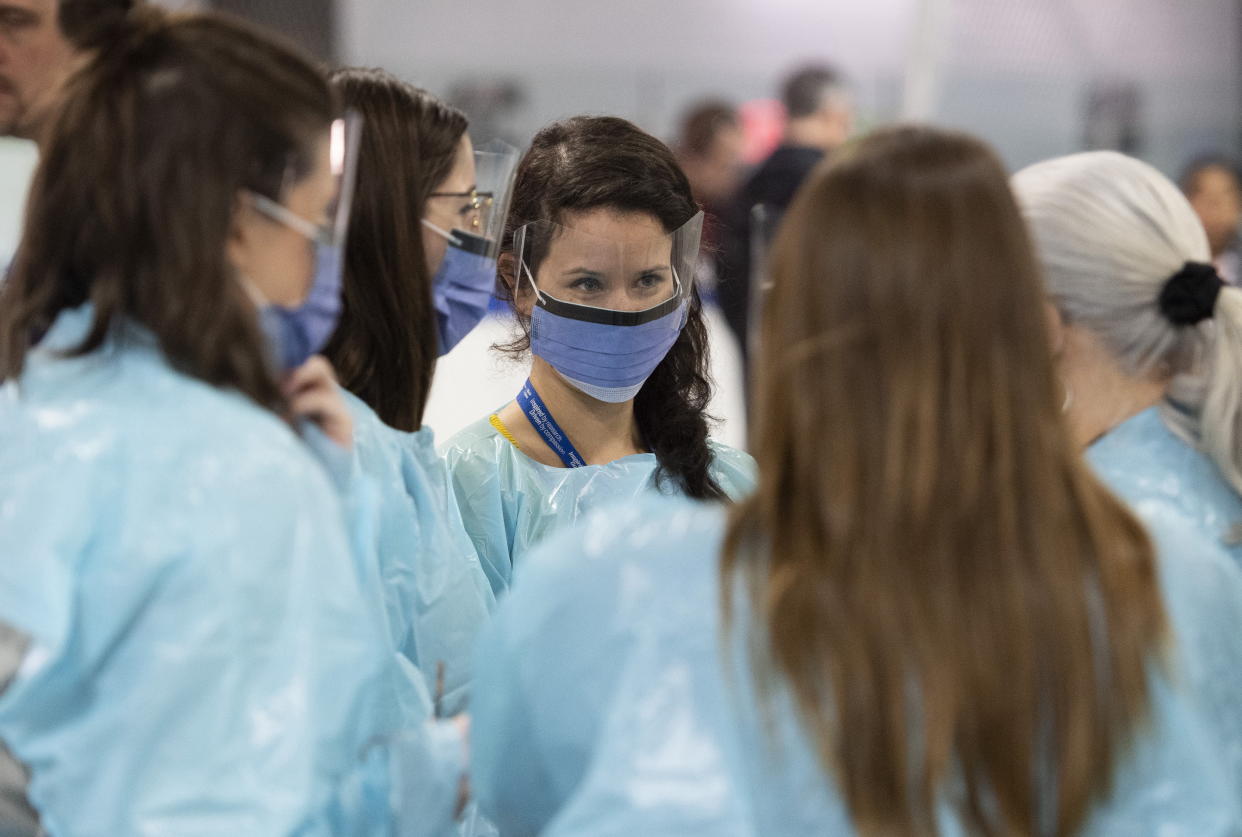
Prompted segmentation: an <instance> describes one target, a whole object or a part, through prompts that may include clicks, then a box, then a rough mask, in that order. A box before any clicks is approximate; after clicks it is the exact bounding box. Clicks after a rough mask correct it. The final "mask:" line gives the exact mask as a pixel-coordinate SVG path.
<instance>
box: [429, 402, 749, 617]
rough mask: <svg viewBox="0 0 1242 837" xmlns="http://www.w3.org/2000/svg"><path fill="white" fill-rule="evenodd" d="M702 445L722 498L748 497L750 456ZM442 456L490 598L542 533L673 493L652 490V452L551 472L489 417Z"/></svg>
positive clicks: (713, 444) (469, 429) (451, 442)
mask: <svg viewBox="0 0 1242 837" xmlns="http://www.w3.org/2000/svg"><path fill="white" fill-rule="evenodd" d="M708 444H709V445H710V446H711V450H712V464H711V466H710V470H711V474H712V476H713V477H715V478H716V482H717V483H719V484H720V487H721V488H723V489H724V491H725V493H726V494H727V495H728V496H729V497H730V499H733V500H737V499H740V498H742V497H745V496H746V495H748V494H749V493H750V492H751V491H752V490H753V489H754V486H755V481H756V479H757V478H758V477H757V472H756V469H755V461H754V459H752V458H751V457H750V455H749V454H747V453H744V452H742V451H739V450H736V449H735V448H731V447H729V446H727V445H722V444H720V443H718V442H715V441H712V442H709V443H708ZM444 454H445V459H446V460H447V462H448V467H449V471H450V473H451V474H452V476H453V487H454V489H455V490H456V492H457V502H458V504H459V505H460V507H461V513H462V519H463V521H464V522H465V524H466V530H467V531H468V532H469V533H470V537H471V539H472V540H473V541H474V546H475V548H476V549H477V550H478V553H479V558H480V560H482V562H483V570H484V572H486V573H487V579H488V581H490V582H491V584H492V590H493V591H495V593H496V596H497V597H499V596H500V595H501V594H503V593H504V592H505V591H506V590H508V589H509V584H510V582H511V579H512V576H513V568H514V567H515V566H518V565H519V564H521V562H522V560H523V558H524V556H525V555H526V553H527V552H528V551H529V550H530V549H531V547H532V546H534V545H535V544H537V543H538V542H539V541H541V540H542V539H544V538H546V537H547V536H548V535H549V534H551V533H553V532H555V531H558V530H560V529H563V528H565V527H566V526H569V525H570V524H571V523H573V522H574V521H576V520H579V519H581V518H582V517H584V516H585V515H587V514H589V513H590V512H591V511H593V510H595V509H601V508H606V507H608V506H610V505H612V504H615V503H623V502H625V501H627V500H633V499H635V498H638V497H642V496H644V495H646V494H648V493H650V492H652V491H659V492H661V493H665V494H667V493H669V492H672V491H675V490H676V489H674V488H671V487H669V486H664V485H662V486H659V487H657V486H656V484H655V474H656V466H657V462H656V457H655V454H652V453H639V454H634V455H633V456H626V457H623V458H621V459H618V460H617V461H615V462H610V463H608V464H607V465H588V466H586V467H583V468H557V467H553V466H551V465H544V464H543V463H541V462H536V461H535V460H533V459H531V458H530V457H529V456H527V455H526V454H524V453H522V452H521V451H520V450H518V449H517V448H516V447H515V446H514V445H513V443H512V442H510V441H509V440H508V439H506V438H505V437H504V436H503V435H502V434H501V433H500V432H499V431H498V430H497V429H496V428H495V427H494V426H493V425H492V423H491V421H490V419H483V420H482V421H478V422H475V423H474V424H472V425H470V426H469V427H467V428H465V429H464V430H462V431H461V432H460V433H458V434H457V435H455V436H454V437H453V438H451V439H450V440H449V441H448V443H447V445H446V447H445V449H444Z"/></svg>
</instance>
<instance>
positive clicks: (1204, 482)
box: [1087, 408, 1242, 798]
mask: <svg viewBox="0 0 1242 837" xmlns="http://www.w3.org/2000/svg"><path fill="white" fill-rule="evenodd" d="M1087 461H1088V462H1089V463H1090V464H1091V466H1092V468H1093V469H1094V470H1095V472H1096V474H1097V475H1098V476H1099V477H1100V479H1101V480H1102V481H1103V482H1104V483H1105V485H1107V486H1108V487H1109V488H1110V489H1111V490H1112V491H1113V492H1114V493H1116V494H1117V495H1118V496H1119V497H1121V498H1122V499H1123V500H1125V501H1126V502H1127V503H1128V504H1129V505H1130V507H1131V508H1132V509H1133V510H1134V512H1135V513H1136V514H1137V515H1138V516H1139V517H1140V518H1141V519H1142V521H1143V522H1144V524H1145V525H1146V526H1147V527H1148V529H1149V530H1151V531H1152V532H1153V533H1154V534H1156V535H1157V536H1160V534H1161V533H1162V532H1172V531H1180V532H1182V534H1181V535H1180V536H1179V537H1177V538H1173V537H1171V536H1166V537H1165V541H1166V542H1167V544H1168V546H1167V549H1166V550H1165V556H1164V557H1165V561H1164V576H1165V579H1166V582H1167V583H1169V584H1175V585H1178V586H1180V587H1183V588H1185V590H1186V595H1184V596H1182V597H1181V600H1182V601H1192V602H1193V601H1198V602H1199V604H1197V605H1195V606H1196V607H1198V608H1200V609H1209V608H1211V607H1212V603H1214V602H1219V601H1221V597H1220V596H1219V595H1218V593H1217V591H1218V590H1235V591H1236V590H1238V589H1242V547H1240V546H1239V545H1238V538H1237V527H1238V526H1239V524H1242V498H1239V497H1238V495H1237V493H1236V492H1235V491H1234V490H1233V489H1232V487H1230V485H1229V484H1228V483H1227V482H1225V480H1224V478H1223V477H1222V476H1221V475H1220V472H1219V471H1218V470H1217V468H1216V465H1215V464H1214V463H1213V462H1212V461H1211V459H1209V458H1208V457H1207V455H1206V454H1204V453H1202V452H1201V451H1199V450H1197V449H1196V448H1195V447H1193V446H1192V445H1190V444H1188V443H1187V442H1185V441H1183V440H1182V439H1181V438H1180V437H1178V436H1176V435H1175V434H1174V433H1173V432H1172V431H1171V430H1169V428H1168V426H1167V425H1166V424H1165V423H1164V421H1163V419H1162V418H1161V417H1160V411H1159V409H1158V408H1152V409H1149V410H1145V411H1144V412H1142V413H1139V414H1138V415H1136V416H1134V417H1132V418H1130V419H1129V420H1127V421H1125V422H1123V423H1122V424H1120V425H1118V426H1117V427H1115V428H1113V429H1112V430H1111V431H1109V432H1108V433H1107V434H1106V435H1104V436H1102V437H1101V438H1100V439H1098V440H1097V441H1096V442H1095V443H1094V444H1093V445H1092V446H1091V447H1090V448H1089V449H1088V450H1087ZM1208 545H1210V546H1214V547H1215V548H1214V549H1213V548H1209V546H1208ZM1214 613H1215V615H1214V616H1212V617H1211V618H1207V619H1199V620H1191V621H1188V622H1187V625H1188V630H1193V631H1196V632H1197V633H1198V634H1199V636H1198V637H1197V639H1196V644H1197V645H1198V646H1199V647H1200V648H1202V649H1204V651H1205V653H1204V654H1202V655H1199V657H1198V658H1196V660H1197V662H1196V660H1192V661H1189V662H1190V663H1192V664H1190V665H1187V666H1186V670H1185V671H1184V672H1183V675H1184V676H1185V677H1186V678H1187V679H1191V680H1193V681H1194V682H1195V684H1196V688H1197V690H1198V691H1199V692H1200V693H1201V694H1202V695H1203V697H1204V702H1205V710H1206V711H1207V712H1208V714H1209V715H1210V717H1212V718H1213V719H1214V723H1215V726H1216V727H1217V728H1218V730H1219V731H1220V732H1219V734H1218V740H1219V741H1220V743H1221V745H1222V747H1223V748H1224V752H1223V755H1224V756H1225V758H1226V759H1227V761H1228V763H1229V764H1230V765H1231V767H1232V770H1233V774H1234V786H1235V787H1236V788H1237V789H1238V794H1239V798H1242V700H1239V699H1238V694H1237V691H1236V689H1235V684H1234V682H1233V680H1234V679H1235V678H1236V677H1237V676H1238V675H1237V674H1234V672H1242V642H1240V641H1239V640H1238V638H1239V637H1242V616H1239V615H1238V613H1237V611H1236V610H1233V611H1230V610H1221V609H1220V608H1217V609H1216V610H1215V611H1214Z"/></svg>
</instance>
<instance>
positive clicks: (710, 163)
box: [675, 99, 744, 296]
mask: <svg viewBox="0 0 1242 837" xmlns="http://www.w3.org/2000/svg"><path fill="white" fill-rule="evenodd" d="M743 140H744V138H743V135H742V125H741V122H740V121H739V119H738V115H737V111H736V110H735V109H734V108H733V106H732V105H731V104H729V103H728V102H724V101H720V100H715V99H713V100H708V101H704V102H700V103H699V104H697V105H694V106H693V107H691V108H690V110H688V111H687V112H686V114H685V116H684V117H683V119H682V122H681V130H680V132H679V135H678V138H677V141H676V143H675V148H676V151H677V159H678V162H679V163H680V164H681V169H682V171H684V172H685V173H686V179H688V180H689V181H690V189H691V190H692V191H693V192H694V199H695V200H696V201H698V203H699V205H700V206H701V207H702V208H703V212H704V214H705V215H706V219H705V223H704V225H703V257H702V258H701V259H700V264H699V270H698V277H697V278H698V281H699V290H700V291H701V292H702V293H704V294H706V295H709V296H714V294H715V289H716V286H717V276H718V274H719V266H718V264H717V257H718V254H719V248H720V245H721V224H722V222H723V219H724V218H726V217H727V216H728V214H729V212H730V211H731V209H732V204H733V201H734V199H735V198H736V197H737V190H738V187H739V186H740V185H741V182H742V174H743V163H742V146H743Z"/></svg>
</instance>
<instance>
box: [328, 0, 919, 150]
mask: <svg viewBox="0 0 1242 837" xmlns="http://www.w3.org/2000/svg"><path fill="white" fill-rule="evenodd" d="M915 2H916V0H869V2H867V3H862V2H842V0H627V2H616V1H615V0H579V2H570V1H569V0H523V1H522V2H517V3H515V2H507V1H506V0H478V2H469V3H462V2H457V0H429V1H428V0H422V1H421V2H407V0H347V2H344V3H343V4H342V12H343V21H342V24H343V32H342V40H341V50H340V51H341V53H342V56H343V58H344V60H345V61H347V62H350V63H358V64H368V65H379V66H383V67H385V68H387V69H389V70H391V71H393V72H395V73H397V74H398V75H401V76H403V77H406V78H408V79H410V80H412V81H414V82H416V83H419V84H421V85H423V86H425V87H428V88H429V89H432V90H433V91H436V92H444V91H447V90H448V88H449V86H450V85H451V84H452V82H453V81H455V80H457V79H461V78H464V77H475V78H506V77H509V78H514V79H516V80H517V81H519V82H521V83H522V84H523V85H524V87H525V88H526V90H527V92H528V95H529V97H530V98H529V105H530V106H529V109H528V110H527V112H526V113H525V114H524V115H523V117H522V118H521V119H520V120H519V123H518V125H517V130H518V131H519V132H521V133H524V134H525V135H526V136H529V135H530V134H531V133H533V132H534V130H536V129H537V128H538V127H539V126H540V125H542V124H545V123H546V122H549V121H551V120H553V119H555V118H558V117H563V116H569V115H573V114H576V113H601V112H610V113H617V114H620V115H623V116H627V117H629V118H631V119H634V120H636V121H637V122H639V123H640V124H641V125H643V126H644V127H646V128H647V129H648V130H651V131H654V132H656V133H659V134H667V132H668V131H669V130H670V129H671V127H672V126H673V124H674V120H675V118H676V116H677V114H678V112H679V111H680V109H681V108H682V107H684V105H685V104H686V103H687V102H688V101H690V100H692V99H694V98H696V97H699V96H705V95H716V96H719V95H722V94H723V95H725V96H727V97H730V98H732V99H734V100H737V101H742V100H745V99H751V98H757V97H762V96H770V95H772V93H773V90H774V88H775V86H776V84H777V82H778V80H779V79H780V77H781V76H782V75H783V74H784V73H785V72H786V71H787V70H788V69H789V68H790V67H791V66H792V65H794V64H797V63H799V62H801V61H804V60H807V59H825V58H829V59H831V60H833V61H834V62H837V63H840V64H841V65H842V66H844V67H847V68H848V69H849V70H850V71H851V72H852V73H853V74H854V75H855V76H856V77H857V78H858V79H859V81H860V82H861V86H862V90H861V95H862V96H863V98H864V99H865V100H866V101H867V102H868V103H869V104H870V103H872V102H873V100H876V99H878V98H881V97H883V96H884V95H885V93H884V91H881V90H880V89H879V87H880V86H882V85H881V81H883V84H884V85H887V87H888V88H889V95H888V100H889V101H888V102H887V103H886V107H887V108H888V109H890V110H891V109H892V108H894V107H895V105H896V102H895V100H894V98H893V96H892V95H891V91H892V89H893V87H892V83H893V80H894V79H896V78H898V77H899V76H900V73H901V69H902V65H903V61H904V56H905V52H906V40H907V38H908V36H909V29H910V21H911V20H912V14H913V8H914V3H915Z"/></svg>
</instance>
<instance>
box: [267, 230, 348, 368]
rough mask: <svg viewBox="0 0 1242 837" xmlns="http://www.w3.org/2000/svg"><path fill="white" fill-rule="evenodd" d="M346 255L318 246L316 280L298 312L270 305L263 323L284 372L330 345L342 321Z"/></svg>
mask: <svg viewBox="0 0 1242 837" xmlns="http://www.w3.org/2000/svg"><path fill="white" fill-rule="evenodd" d="M343 269H344V253H343V252H342V250H341V248H340V247H339V246H337V245H335V244H326V243H323V242H316V243H315V279H314V281H313V282H312V283H311V289H310V293H309V294H308V295H307V297H306V301H305V302H303V303H302V304H301V305H299V306H298V307H296V308H288V307H286V306H284V305H275V304H272V303H268V304H266V305H264V306H262V307H261V308H260V309H259V322H260V325H261V326H262V328H263V333H264V334H265V335H267V341H268V345H269V347H270V348H271V350H272V352H273V353H274V355H275V357H276V362H277V363H278V364H279V365H280V368H281V369H282V370H283V371H285V372H288V371H290V370H292V369H296V368H298V367H299V366H301V365H302V364H303V363H306V361H307V360H309V359H310V357H311V355H314V354H317V353H319V352H320V351H322V350H323V347H324V346H326V345H328V340H330V339H331V337H332V333H333V332H335V331H336V326H337V323H338V322H340V319H341V308H342V307H343V303H342V299H341V274H342V271H343Z"/></svg>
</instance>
